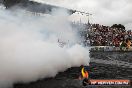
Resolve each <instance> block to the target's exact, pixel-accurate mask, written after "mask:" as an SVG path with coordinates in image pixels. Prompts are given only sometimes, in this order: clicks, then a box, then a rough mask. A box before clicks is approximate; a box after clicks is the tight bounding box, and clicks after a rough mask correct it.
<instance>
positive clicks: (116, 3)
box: [34, 0, 132, 29]
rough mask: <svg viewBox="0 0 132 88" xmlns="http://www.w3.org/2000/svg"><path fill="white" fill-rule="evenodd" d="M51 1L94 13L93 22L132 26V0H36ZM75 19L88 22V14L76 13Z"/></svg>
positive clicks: (91, 20) (38, 0)
mask: <svg viewBox="0 0 132 88" xmlns="http://www.w3.org/2000/svg"><path fill="white" fill-rule="evenodd" d="M34 1H37V2H42V3H49V4H53V5H57V6H61V7H66V8H70V9H75V10H79V11H85V12H89V13H91V14H92V16H90V17H89V18H90V22H91V23H99V24H103V25H108V26H111V25H112V24H115V23H116V24H123V25H125V26H126V28H127V29H131V28H132V26H131V24H132V11H131V10H132V0H34ZM73 18H74V20H78V21H79V20H80V19H81V20H82V22H87V18H88V17H86V16H84V15H83V16H81V14H74V16H73Z"/></svg>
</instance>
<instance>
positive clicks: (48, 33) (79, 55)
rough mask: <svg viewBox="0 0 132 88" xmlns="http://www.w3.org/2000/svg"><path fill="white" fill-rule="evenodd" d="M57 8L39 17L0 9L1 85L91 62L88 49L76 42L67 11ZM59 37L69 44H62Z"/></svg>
mask: <svg viewBox="0 0 132 88" xmlns="http://www.w3.org/2000/svg"><path fill="white" fill-rule="evenodd" d="M56 12H57V11H55V12H53V14H55V15H54V16H49V15H45V16H40V17H39V16H34V15H31V14H26V12H25V11H22V10H16V11H15V12H13V13H12V12H11V11H5V10H2V9H1V10H0V88H4V87H7V86H8V87H9V86H12V84H13V83H15V82H30V81H35V80H37V79H39V78H45V77H54V76H55V75H56V74H57V73H58V72H61V71H64V70H66V69H67V68H70V67H73V66H80V65H82V64H85V65H86V64H87V65H88V63H89V58H88V56H89V55H88V50H87V49H85V48H83V47H82V46H81V45H79V44H77V43H76V42H78V38H77V33H76V32H75V31H74V30H73V29H72V28H71V26H70V24H69V22H68V21H67V14H66V12H65V11H58V12H57V13H56ZM58 13H59V14H58ZM58 39H60V41H63V42H66V43H68V44H67V45H65V46H64V47H63V48H61V47H60V46H59V44H58Z"/></svg>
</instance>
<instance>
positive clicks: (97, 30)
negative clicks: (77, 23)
mask: <svg viewBox="0 0 132 88" xmlns="http://www.w3.org/2000/svg"><path fill="white" fill-rule="evenodd" d="M84 42H85V45H90V46H115V47H127V48H130V47H131V45H132V31H131V30H125V27H124V26H123V25H121V24H114V25H113V26H111V27H110V26H104V25H99V24H91V25H90V28H89V29H88V32H87V34H86V35H85V41H84Z"/></svg>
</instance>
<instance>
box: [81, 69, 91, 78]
mask: <svg viewBox="0 0 132 88" xmlns="http://www.w3.org/2000/svg"><path fill="white" fill-rule="evenodd" d="M81 73H82V77H83V78H88V77H89V74H88V71H84V67H83V68H82V70H81Z"/></svg>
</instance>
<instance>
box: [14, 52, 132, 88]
mask: <svg viewBox="0 0 132 88" xmlns="http://www.w3.org/2000/svg"><path fill="white" fill-rule="evenodd" d="M90 57H91V62H90V66H86V69H87V70H88V71H89V77H90V79H132V52H90ZM80 69H81V68H80V67H73V68H69V69H68V70H67V71H65V72H61V73H59V74H57V75H56V77H55V78H46V79H39V80H38V81H35V82H31V83H26V84H23V83H16V84H14V88H132V86H128V87H126V86H124V87H123V86H122V87H121V86H118V87H91V86H86V87H84V86H82V81H81V80H79V79H78V77H79V75H80Z"/></svg>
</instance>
